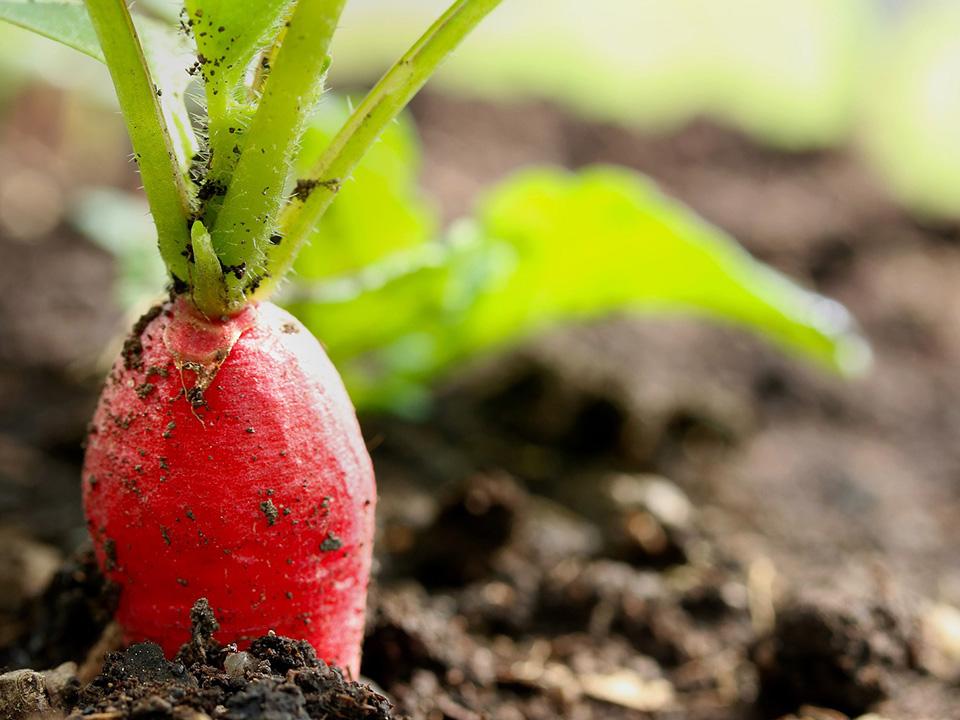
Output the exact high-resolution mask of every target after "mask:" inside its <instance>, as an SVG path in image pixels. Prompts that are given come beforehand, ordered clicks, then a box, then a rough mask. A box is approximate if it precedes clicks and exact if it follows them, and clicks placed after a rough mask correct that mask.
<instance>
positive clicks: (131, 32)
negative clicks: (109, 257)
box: [86, 0, 190, 280]
mask: <svg viewBox="0 0 960 720" xmlns="http://www.w3.org/2000/svg"><path fill="white" fill-rule="evenodd" d="M86 6H87V11H88V12H89V14H90V19H91V21H92V22H93V27H94V29H95V30H96V31H97V37H98V38H99V40H100V47H101V48H102V49H103V55H104V58H105V59H106V62H107V67H108V68H109V70H110V76H111V77H112V78H113V84H114V86H115V87H116V90H117V99H118V100H119V101H120V109H121V111H122V112H123V117H124V120H126V123H127V131H128V132H129V133H130V140H131V142H132V144H133V152H134V157H135V158H136V160H137V165H138V166H139V168H140V177H141V179H142V180H143V189H144V192H145V193H146V195H147V201H148V202H149V204H150V212H151V214H152V215H153V221H154V223H155V224H156V226H157V240H158V244H159V246H160V254H161V256H162V257H163V261H164V262H165V263H166V265H167V269H168V270H169V271H170V272H171V273H172V274H173V275H174V276H175V277H177V278H179V279H180V280H186V279H187V276H188V266H187V259H186V251H187V246H188V244H189V242H190V235H189V231H188V229H187V218H188V217H189V215H190V200H189V197H190V196H189V194H188V192H187V187H186V181H185V179H184V177H183V174H182V173H181V171H180V168H179V167H178V164H177V156H176V153H175V152H174V149H173V142H172V140H171V138H170V133H169V132H168V130H167V125H166V122H165V121H164V119H163V112H162V110H161V109H160V101H159V100H158V98H157V89H156V87H155V86H154V84H153V81H152V80H151V77H150V70H149V68H148V67H147V61H146V59H145V58H144V56H143V49H142V48H141V46H140V40H139V38H138V37H137V31H136V29H135V28H134V26H133V20H132V19H131V17H130V12H129V11H128V10H127V5H126V2H125V0H86Z"/></svg>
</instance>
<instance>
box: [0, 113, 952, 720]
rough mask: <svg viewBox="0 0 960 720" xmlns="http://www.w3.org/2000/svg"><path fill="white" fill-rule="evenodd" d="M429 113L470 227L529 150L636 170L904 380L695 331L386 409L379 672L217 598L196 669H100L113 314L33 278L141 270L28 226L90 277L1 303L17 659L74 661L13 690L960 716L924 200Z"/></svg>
mask: <svg viewBox="0 0 960 720" xmlns="http://www.w3.org/2000/svg"><path fill="white" fill-rule="evenodd" d="M415 113H416V115H417V116H418V119H419V121H420V124H421V128H422V132H423V135H424V144H425V147H426V150H427V162H426V168H425V182H426V184H427V185H428V187H429V188H430V190H431V192H433V193H434V194H435V195H436V196H437V197H438V198H439V200H440V202H441V203H442V207H443V208H444V210H445V212H446V213H447V214H448V216H450V217H453V216H456V215H457V214H460V213H462V212H463V211H464V210H465V209H466V208H467V207H469V204H470V202H471V198H473V197H474V196H475V193H476V192H477V190H478V189H480V188H482V187H483V186H484V185H485V184H487V183H489V182H491V181H493V180H495V179H496V178H498V177H500V176H502V174H503V173H505V172H507V171H508V170H509V169H511V168H513V167H517V166H520V165H523V164H526V163H529V162H533V161H537V162H544V161H545V162H553V163H560V164H564V165H569V166H573V167H576V166H581V165H584V164H588V163H592V162H618V163H622V164H627V165H630V166H634V167H637V168H639V169H641V170H643V171H645V172H648V173H649V174H651V175H652V176H653V177H654V178H656V179H657V180H658V181H660V182H661V184H662V185H663V186H664V187H665V188H666V189H667V190H669V191H670V192H672V193H673V194H675V195H677V196H678V197H680V198H681V199H683V200H685V201H687V202H688V203H689V204H691V205H692V206H693V207H695V208H696V209H698V210H699V211H700V212H701V213H702V214H704V215H705V216H706V217H708V218H709V219H711V220H712V221H714V222H716V223H718V224H719V225H721V226H722V227H724V228H726V229H728V230H730V231H731V232H733V233H734V234H735V235H737V236H738V237H739V238H740V239H742V240H743V241H744V242H745V243H746V244H747V245H748V247H749V248H750V249H751V250H752V251H753V252H755V253H756V254H757V255H759V256H761V257H763V258H764V259H766V260H768V261H770V262H772V263H774V264H776V265H778V266H779V267H781V268H783V269H785V270H787V271H788V272H790V273H792V274H794V275H795V276H797V277H799V278H801V279H803V280H804V281H806V282H808V283H810V284H812V285H814V286H816V287H818V288H820V289H822V290H823V291H825V292H828V293H830V294H832V295H834V296H835V297H837V298H839V299H840V300H842V301H843V302H845V303H847V304H848V305H849V307H850V308H851V309H852V310H853V311H854V313H855V314H856V315H857V316H858V317H859V318H860V319H861V321H862V323H863V325H864V328H865V331H866V333H867V334H868V336H869V337H870V339H871V341H872V342H873V344H874V348H875V351H876V354H877V363H876V367H875V369H874V370H873V372H872V373H871V374H870V375H869V376H868V377H866V378H863V379H861V380H857V381H855V382H849V383H847V382H843V381H841V380H839V379H838V378H834V377H829V376H826V375H824V374H822V373H820V372H819V371H817V370H814V369H811V368H808V367H806V366H804V365H803V364H801V363H800V362H798V361H795V360H791V359H787V358H783V357H781V356H780V355H778V354H777V353H776V352H774V351H772V350H770V349H769V348H767V347H766V346H764V345H763V343H762V342H760V341H758V340H756V339H753V338H750V337H747V336H745V335H743V334H741V333H739V332H737V331H734V330H730V329H725V328H717V327H712V326H707V325H705V324H703V323H699V322H695V321H690V320H682V319H676V318H673V319H664V318H659V319H656V318H611V319H609V320H606V321H603V322H599V323H593V324H591V325H589V326H583V327H575V328H567V329H563V330H558V331H555V332H553V333H551V334H549V335H548V336H546V337H543V338H539V339H536V340H533V341H531V342H529V343H526V344H525V345H524V346H523V347H522V348H519V349H517V350H514V351H511V352H509V353H506V354H504V355H502V356H501V357H498V358H493V359H489V360H486V361H481V362H479V363H477V364H476V365H474V366H473V367H471V368H467V369H464V370H463V371H462V372H460V373H458V374H457V376H456V377H453V378H450V379H449V380H448V381H446V382H445V383H444V385H443V386H442V387H441V388H440V389H439V390H438V393H437V398H436V404H435V408H434V411H433V412H432V414H431V415H430V417H428V418H426V419H424V420H423V421H420V422H413V421H401V420H396V419H389V418H364V424H365V432H366V436H367V438H368V439H369V441H370V444H371V446H372V447H374V448H375V449H374V451H373V456H374V459H375V462H376V465H377V471H378V479H379V483H380V489H381V498H382V499H381V502H380V517H379V538H378V543H377V548H378V550H377V552H378V556H377V578H376V587H375V588H374V591H373V593H372V596H371V600H370V609H369V621H368V629H367V637H366V642H365V647H364V661H363V668H362V674H363V675H364V682H372V683H373V686H372V687H373V689H365V688H363V687H361V686H360V685H356V684H350V683H346V682H345V681H344V680H343V678H342V677H341V676H340V675H339V673H338V672H337V671H335V670H331V669H329V668H326V667H325V666H323V665H322V664H321V663H319V662H318V661H317V660H316V658H315V657H314V656H313V654H312V651H311V650H310V649H309V648H308V647H304V646H302V644H296V643H292V642H291V641H287V640H284V639H281V638H276V637H267V638H263V639H261V640H260V641H258V643H257V644H256V645H255V646H254V648H251V650H250V652H249V655H242V654H237V653H233V652H231V649H230V648H221V647H219V646H218V645H217V644H216V643H215V642H214V641H213V640H211V639H210V638H209V633H210V631H211V629H212V626H211V623H210V619H209V618H208V617H207V616H205V615H204V613H203V612H202V608H198V610H197V612H196V614H195V621H196V623H197V626H198V633H197V638H196V639H195V641H194V642H193V643H191V644H189V645H187V646H185V649H184V650H183V651H182V653H181V655H180V657H179V658H178V659H177V660H176V661H167V660H165V659H163V658H161V657H160V656H159V655H158V654H157V653H156V649H155V648H153V647H151V646H136V647H134V648H130V649H127V650H124V651H123V652H122V653H119V654H114V655H109V656H107V658H106V661H105V662H104V663H102V667H100V665H101V664H100V663H99V662H98V661H97V656H98V655H99V654H100V650H102V649H103V646H104V644H109V643H108V642H107V643H104V642H101V643H100V646H101V647H99V648H96V649H95V651H94V652H93V653H91V648H93V646H94V645H95V644H97V643H98V640H100V639H101V634H102V633H103V632H104V629H105V628H106V627H107V622H108V619H109V608H110V604H111V602H112V598H113V593H112V591H111V589H110V588H105V587H104V586H103V584H102V581H100V579H99V576H98V574H97V573H96V571H95V569H94V568H92V567H91V566H90V563H89V557H86V558H85V557H84V556H82V555H81V556H79V557H78V558H77V559H73V560H67V561H66V563H65V564H64V565H63V566H62V569H61V570H60V571H59V572H56V574H53V573H54V571H55V570H56V567H57V565H58V563H59V559H60V558H59V557H58V553H59V554H60V555H61V556H63V557H70V556H72V553H73V552H74V550H75V549H76V548H78V547H80V546H81V545H82V543H83V526H82V521H81V518H80V513H79V493H78V491H77V486H78V485H79V470H78V467H79V460H80V450H79V441H80V438H82V436H83V429H84V424H85V422H86V420H87V416H88V414H89V412H90V411H91V408H92V402H93V397H94V395H95V392H96V385H95V383H92V382H88V381H86V380H85V379H84V378H87V377H90V376H91V375H92V373H86V372H79V373H78V372H77V367H78V366H79V367H83V365H82V364H81V365H78V363H83V362H87V363H88V365H87V366H89V361H90V359H91V357H92V356H93V354H95V353H96V352H99V350H100V349H101V348H102V347H103V345H104V344H105V343H106V341H107V340H108V338H109V336H110V328H111V325H110V323H111V322H112V321H113V319H115V316H114V318H110V317H106V319H105V315H104V314H103V313H102V312H101V310H100V309H99V307H96V306H94V307H89V308H87V309H86V310H85V311H83V312H81V311H80V310H78V309H77V308H78V307H82V306H80V305H76V304H73V305H70V307H71V308H72V314H70V315H68V316H65V317H60V316H59V315H58V313H57V312H55V310H56V308H57V307H58V306H59V305H58V304H57V303H62V304H64V305H68V304H70V297H72V296H71V293H72V294H73V295H76V296H77V297H79V295H78V293H79V292H81V291H84V292H86V290H87V288H86V287H84V286H83V285H78V286H76V287H73V286H71V285H70V284H69V281H66V280H65V281H64V283H62V284H59V285H57V283H56V282H55V280H53V279H51V278H49V277H44V278H40V277H37V276H35V275H34V276H30V275H29V274H28V271H29V269H30V268H31V267H33V263H40V262H41V259H42V258H44V257H53V256H55V255H57V254H58V253H59V252H60V250H61V249H62V248H64V247H66V245H67V244H69V246H70V247H71V248H73V250H72V252H74V253H76V254H77V255H76V257H77V258H81V257H82V259H76V260H75V263H76V264H78V265H80V266H82V268H83V269H82V272H83V273H84V274H85V275H86V276H89V277H91V278H93V277H101V278H108V277H109V274H110V266H109V264H108V259H107V258H106V257H104V256H103V255H102V254H99V253H97V252H96V251H92V250H90V249H89V248H87V246H85V245H84V243H83V241H82V240H80V239H79V238H72V237H71V238H69V243H66V241H65V240H64V238H65V237H67V236H66V235H65V234H63V233H60V232H53V233H51V234H49V236H48V235H44V236H43V237H38V238H34V239H33V240H32V241H31V242H30V243H27V244H24V243H20V244H18V245H14V242H15V241H13V240H10V239H8V238H5V237H3V235H2V233H0V253H2V254H3V256H4V257H5V258H6V257H7V256H8V255H10V256H11V257H14V256H15V258H16V259H15V260H14V261H13V263H19V265H18V267H20V276H19V277H23V278H26V277H32V278H35V279H32V280H30V282H31V284H32V286H33V287H47V285H48V284H50V285H56V286H57V287H56V292H57V293H63V297H62V299H59V300H56V302H55V303H54V302H53V301H51V300H38V299H31V297H32V296H31V295H29V294H24V295H23V297H22V298H18V299H17V301H16V303H10V302H9V301H7V300H3V301H0V303H2V304H0V337H3V338H4V339H6V338H12V339H13V343H12V344H7V343H3V345H2V351H0V361H2V362H0V533H6V534H5V535H3V536H2V538H0V539H2V542H0V583H2V585H0V587H10V588H12V590H11V592H10V594H9V596H4V595H3V594H2V593H0V647H2V650H0V667H6V668H9V669H13V668H22V667H32V668H34V669H36V670H46V669H48V668H56V667H58V666H59V669H58V671H57V672H56V673H53V674H48V675H45V676H40V675H20V676H17V677H16V678H13V679H11V677H10V676H3V677H0V703H2V702H4V701H3V700H2V698H4V697H6V695H5V694H4V693H5V692H6V690H5V688H8V687H10V686H11V683H14V684H16V683H17V682H18V683H19V685H18V687H20V688H26V689H27V690H29V691H30V692H32V693H33V694H32V695H30V697H34V698H36V697H40V698H42V699H43V702H46V703H47V704H48V705H52V706H54V707H59V708H61V709H62V711H63V712H70V711H73V712H76V713H81V714H82V713H86V715H85V716H86V717H92V718H95V719H96V720H113V719H114V718H127V717H132V718H147V719H149V718H157V719H166V718H175V719H176V720H184V719H191V720H207V718H221V717H222V718H251V719H252V718H261V717H262V718H270V719H271V720H281V719H284V720H286V719H287V718H297V719H299V718H359V717H363V718H367V717H369V718H378V717H384V718H385V717H390V716H391V713H392V716H395V717H396V716H402V715H410V716H412V717H414V718H430V719H431V720H432V719H433V718H438V719H444V718H450V719H451V720H473V719H475V718H476V719H479V718H496V719H503V720H520V719H522V718H533V719H537V720H539V719H541V718H543V719H546V718H557V717H568V718H577V719H589V718H634V717H647V716H652V717H657V718H704V719H705V720H706V719H707V718H709V719H710V720H713V719H722V718H757V719H759V718H777V717H782V716H795V717H803V718H817V719H820V720H826V719H827V718H830V719H836V718H843V717H857V716H859V715H862V714H865V713H868V712H874V713H878V714H882V715H883V716H884V717H887V718H889V719H890V720H897V719H904V720H911V719H913V718H917V719H919V718H950V717H956V716H957V708H958V707H960V639H958V637H957V634H958V631H956V630H951V624H950V618H954V617H958V616H955V615H952V614H951V608H957V607H960V563H957V561H956V551H955V548H956V547H957V546H958V545H960V445H958V443H957V442H956V438H957V437H960V411H958V410H957V408H958V407H960V375H958V374H957V373H956V368H957V367H960V331H958V329H957V328H958V326H957V324H956V320H955V319H956V314H957V311H960V305H958V300H957V298H958V297H960V296H958V294H957V291H956V289H955V288H956V284H957V278H960V230H958V228H957V227H953V226H943V225H938V226H932V225H930V224H924V223H921V222H919V221H918V220H916V219H915V218H912V217H910V216H909V215H908V214H907V213H905V212H903V211H902V210H900V209H898V208H897V207H896V206H895V205H894V204H893V203H891V202H890V201H889V200H888V199H887V198H886V197H884V195H883V193H882V192H881V191H880V190H879V189H878V188H877V187H876V185H875V184H874V183H873V182H872V181H871V179H870V177H869V175H867V174H866V172H865V171H864V170H863V169H862V166H861V165H860V163H859V162H858V161H857V159H856V158H855V157H854V156H853V155H852V154H850V153H848V152H820V153H807V154H801V155H784V154H779V153H774V152H770V151H767V150H763V149H760V148H758V147H756V146H755V145H753V144H751V143H750V142H748V141H746V140H744V139H743V138H741V137H739V136H737V135H735V134H733V133H730V132H727V131H723V130H720V129H717V128H715V127H711V126H709V125H706V124H697V125H695V126H692V127H690V128H688V129H686V130H684V131H682V132H680V133H677V134H675V135H673V136H670V137H668V138H654V137H649V136H644V135H640V134H637V133H634V132H631V131H627V130H624V129H622V128H618V127H610V126H602V125H596V124H588V123H584V122H580V121H575V120H571V119H569V118H567V117H565V116H564V115H562V114H561V113H558V112H556V111H555V110H554V109H552V108H549V107H544V106H540V105H523V106H505V107H493V106H489V105H484V104H478V103H471V102H463V101H452V100H450V99H446V98H441V97H438V96H435V95H434V96H427V97H425V98H423V99H421V100H419V101H418V103H417V104H416V106H415ZM14 247H16V251H15V252H14V251H13V248H14ZM4 264H6V262H5V263H4ZM7 269H8V268H3V269H2V270H0V271H5V270H7ZM50 272H51V273H52V272H53V271H50ZM64 272H65V270H64ZM9 280H10V282H15V280H14V278H13V277H12V276H11V278H10V279H9ZM103 283H104V284H105V281H103ZM8 286H9V282H8ZM99 287H100V285H98V288H99ZM71 288H72V289H71ZM97 292H100V290H99V289H98V290H97ZM36 295H43V294H42V293H37V294H36ZM57 297H60V296H59V295H57ZM77 302H78V303H79V300H77ZM98 302H103V303H106V302H107V301H106V299H105V298H104V297H102V296H100V297H99V298H98ZM51 303H53V304H51ZM81 328H82V329H83V330H82V332H81ZM116 330H117V334H118V335H120V334H121V330H120V328H119V326H116ZM68 332H69V333H72V335H68V334H66V333H68ZM64 337H68V338H69V337H76V338H78V340H77V341H76V344H75V345H71V344H70V343H67V345H66V346H61V345H58V343H59V342H60V340H61V339H62V338H64ZM81 340H82V341H81ZM38 348H41V349H43V352H39V351H38ZM51 576H52V581H50V578H51ZM48 581H49V582H48ZM44 588H46V589H44ZM109 637H110V635H109V630H107V635H106V640H109ZM88 656H92V658H93V659H92V660H91V659H90V658H89V657H88ZM71 661H72V662H75V663H77V664H78V667H75V666H70V665H66V666H64V665H62V663H66V662H71ZM98 670H99V672H98ZM4 683H6V685H5V684H4ZM31 688H32V690H31ZM28 694H29V693H28ZM384 698H386V699H388V700H389V702H390V703H392V704H393V709H392V710H390V709H388V705H387V700H385V699H384ZM21 706H22V703H21ZM15 707H18V706H15V705H14V704H12V703H8V705H7V706H6V709H0V716H3V714H4V712H6V713H7V715H10V716H12V717H19V716H22V711H21V710H16V712H17V713H20V715H16V714H15V712H14V708H15ZM0 708H2V706H0ZM61 714H63V713H61ZM54 716H55V717H56V715H54Z"/></svg>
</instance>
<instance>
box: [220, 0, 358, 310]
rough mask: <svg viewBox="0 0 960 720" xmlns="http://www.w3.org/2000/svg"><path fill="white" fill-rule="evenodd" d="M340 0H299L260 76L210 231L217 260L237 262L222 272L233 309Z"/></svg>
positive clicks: (318, 83) (256, 271) (256, 255)
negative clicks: (258, 93)
mask: <svg viewBox="0 0 960 720" xmlns="http://www.w3.org/2000/svg"><path fill="white" fill-rule="evenodd" d="M344 3H345V0H300V2H299V3H298V5H297V7H296V9H295V10H294V13H293V15H292V16H291V18H290V23H289V26H288V27H287V28H286V34H285V37H284V40H283V44H282V45H281V47H280V50H279V52H278V53H277V57H276V62H275V63H274V65H273V69H272V70H271V72H270V75H269V76H268V77H267V81H266V83H265V84H264V88H263V97H262V99H261V101H260V105H259V107H258V108H257V112H256V114H255V115H254V117H253V121H252V122H251V124H250V127H249V129H248V130H247V133H246V136H245V142H244V148H243V153H242V154H241V156H240V160H239V161H238V162H237V167H236V169H235V170H234V172H233V177H232V179H231V182H230V187H229V189H228V191H227V195H226V197H225V198H224V201H223V206H222V207H221V208H220V212H219V214H218V215H217V218H216V222H215V225H214V228H213V233H212V238H213V246H214V248H215V250H216V252H217V255H218V256H219V257H220V260H221V261H222V262H223V264H224V266H226V267H227V268H234V269H235V270H234V272H233V273H228V274H227V286H228V288H229V293H228V302H229V304H230V307H229V308H228V310H230V311H235V310H237V309H239V307H240V306H242V305H243V302H244V292H245V288H247V287H255V286H256V284H257V283H258V282H259V280H260V278H261V277H262V275H263V271H264V260H265V258H266V248H267V246H269V245H270V238H271V236H272V235H273V234H274V231H275V229H276V219H277V214H278V213H279V211H280V207H281V205H282V204H283V202H284V199H285V187H284V186H285V183H286V179H287V175H288V173H289V167H290V162H291V159H292V158H293V155H294V152H295V150H296V148H297V145H298V144H299V142H300V138H301V134H302V132H303V126H304V122H305V120H306V117H307V114H308V113H309V112H310V111H311V110H313V108H314V106H315V103H316V100H317V99H318V98H319V95H320V92H321V91H322V89H323V78H324V74H325V71H326V68H327V66H328V64H329V57H328V56H327V50H328V48H329V45H330V40H331V38H332V37H333V33H334V30H335V29H336V26H337V21H338V20H339V18H340V13H341V11H342V10H343V6H344ZM237 268H242V270H239V271H238V270H236V269H237ZM238 276H239V277H238Z"/></svg>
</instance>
